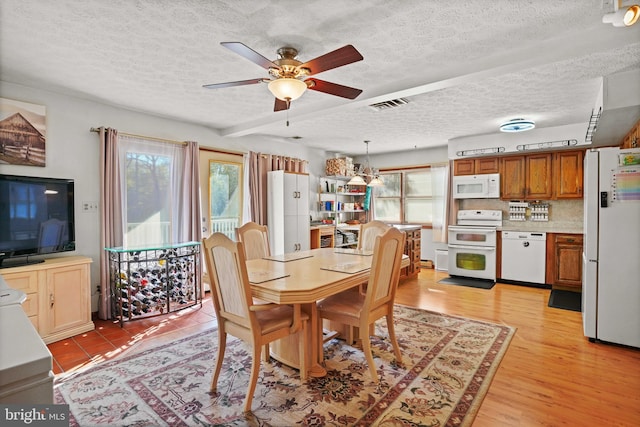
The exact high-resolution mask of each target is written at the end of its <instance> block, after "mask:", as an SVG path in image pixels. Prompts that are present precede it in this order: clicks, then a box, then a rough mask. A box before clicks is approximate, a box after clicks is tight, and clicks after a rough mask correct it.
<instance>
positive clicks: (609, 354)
mask: <svg viewBox="0 0 640 427" xmlns="http://www.w3.org/2000/svg"><path fill="white" fill-rule="evenodd" d="M443 277H447V274H446V272H439V271H438V272H437V271H435V270H422V271H421V273H420V275H419V276H418V278H417V279H414V280H408V281H405V282H401V284H400V286H399V288H398V294H397V296H396V302H397V303H399V304H404V305H407V306H412V307H418V308H422V309H426V310H432V311H438V312H441V313H446V314H451V315H457V316H462V317H468V318H472V319H478V320H486V321H490V322H494V323H502V324H506V325H509V326H513V327H515V328H517V331H516V334H515V336H514V338H513V340H512V341H511V344H510V346H509V349H508V351H507V353H506V355H505V357H504V359H503V360H502V363H501V364H500V368H499V369H498V371H497V373H496V376H495V377H494V379H493V382H492V384H491V387H490V389H489V392H488V393H487V395H486V397H485V399H484V401H483V403H482V406H481V408H480V411H479V413H478V415H477V417H476V419H475V422H474V424H473V425H474V427H479V426H491V427H495V426H640V350H639V349H632V348H625V347H622V346H616V345H611V344H603V343H591V342H589V340H588V339H587V338H585V337H584V336H583V332H582V317H581V313H578V312H574V311H568V310H561V309H557V308H550V307H548V306H547V303H548V299H549V293H550V290H548V289H539V288H531V287H524V286H516V285H509V284H502V283H497V284H496V285H495V286H494V287H493V289H492V290H484V289H473V288H468V287H461V286H453V285H440V284H438V283H437V281H438V280H439V279H440V278H443ZM635 303H636V304H638V302H637V301H636V302H635Z"/></svg>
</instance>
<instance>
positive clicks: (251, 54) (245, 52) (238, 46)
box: [220, 42, 280, 70]
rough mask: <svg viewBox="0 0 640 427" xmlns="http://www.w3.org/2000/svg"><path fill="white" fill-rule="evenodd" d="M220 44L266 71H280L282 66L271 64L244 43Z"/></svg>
mask: <svg viewBox="0 0 640 427" xmlns="http://www.w3.org/2000/svg"><path fill="white" fill-rule="evenodd" d="M220 44H221V45H222V46H224V47H226V48H227V49H230V50H232V51H234V52H235V53H237V54H238V55H240V56H242V57H244V58H246V59H248V60H249V61H251V62H253V63H254V64H258V65H259V66H261V67H262V68H264V69H267V70H268V69H269V68H277V69H280V66H278V65H277V64H275V63H273V62H271V61H270V60H268V59H267V58H265V57H264V56H262V55H260V54H259V53H258V52H256V51H255V50H253V49H251V48H250V47H249V46H247V45H245V44H244V43H240V42H222V43H220Z"/></svg>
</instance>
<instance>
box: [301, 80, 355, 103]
mask: <svg viewBox="0 0 640 427" xmlns="http://www.w3.org/2000/svg"><path fill="white" fill-rule="evenodd" d="M305 83H306V84H307V87H308V88H309V89H311V90H317V91H318V92H324V93H328V94H329V95H335V96H341V97H343V98H348V99H356V98H357V97H358V95H360V94H361V93H362V89H356V88H354V87H349V86H343V85H339V84H337V83H331V82H325V81H324V80H319V79H307V80H305Z"/></svg>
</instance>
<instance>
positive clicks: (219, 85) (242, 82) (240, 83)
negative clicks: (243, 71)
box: [202, 79, 264, 89]
mask: <svg viewBox="0 0 640 427" xmlns="http://www.w3.org/2000/svg"><path fill="white" fill-rule="evenodd" d="M263 81H264V79H251V80H240V81H237V82H226V83H213V84H210V85H202V87H206V88H207V89H220V88H223V87H233V86H246V85H252V84H256V83H262V82H263Z"/></svg>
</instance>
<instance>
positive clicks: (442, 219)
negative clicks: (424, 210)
mask: <svg viewBox="0 0 640 427" xmlns="http://www.w3.org/2000/svg"><path fill="white" fill-rule="evenodd" d="M431 185H432V195H433V223H432V226H433V241H434V242H441V243H446V242H447V226H448V211H449V163H443V164H434V165H431Z"/></svg>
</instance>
